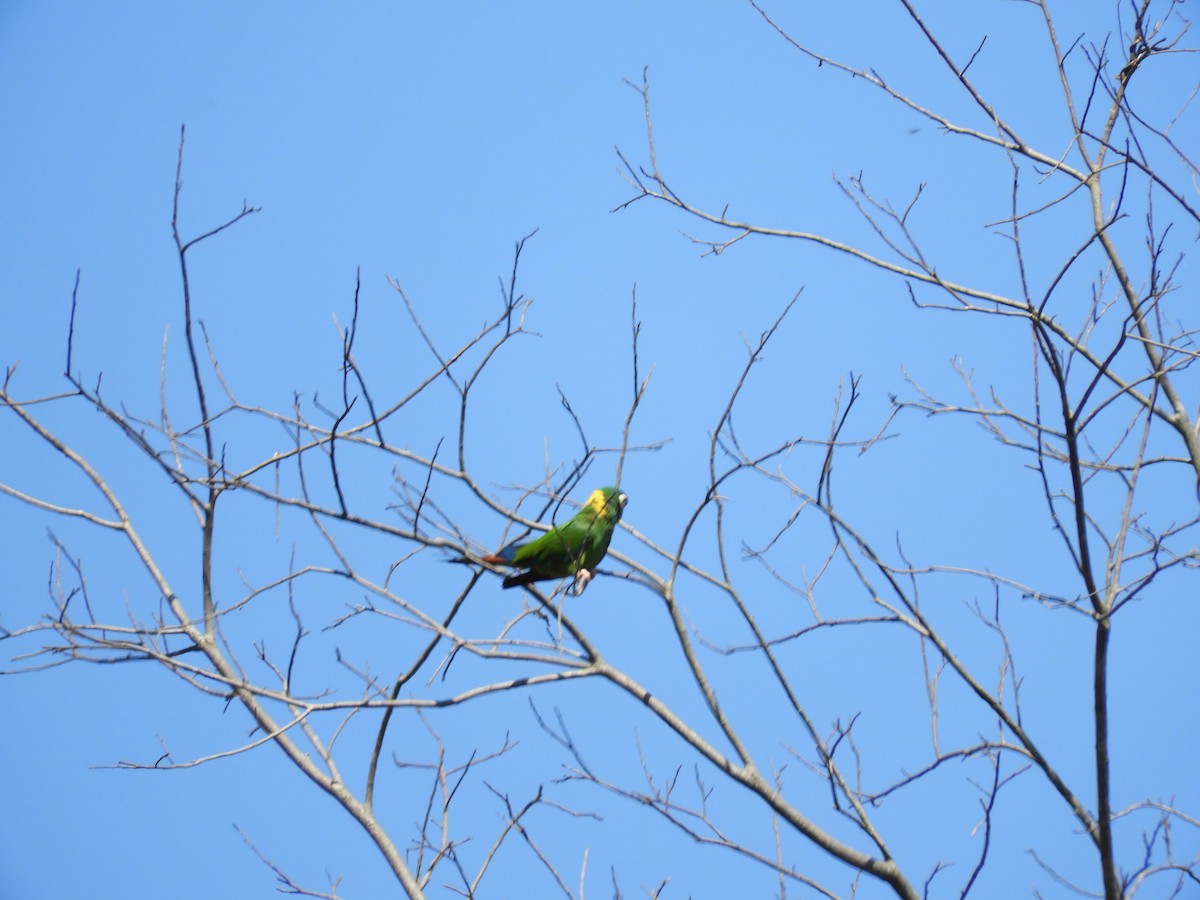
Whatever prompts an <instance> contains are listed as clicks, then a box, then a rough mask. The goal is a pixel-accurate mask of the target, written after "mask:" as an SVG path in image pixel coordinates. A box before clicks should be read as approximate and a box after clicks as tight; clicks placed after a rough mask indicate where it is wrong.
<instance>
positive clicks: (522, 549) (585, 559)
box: [483, 487, 628, 594]
mask: <svg viewBox="0 0 1200 900" xmlns="http://www.w3.org/2000/svg"><path fill="white" fill-rule="evenodd" d="M627 500H628V498H627V497H626V496H625V495H624V494H623V493H621V492H620V491H619V490H617V489H616V488H615V487H605V488H600V489H599V490H598V491H592V493H591V496H589V497H588V499H587V502H586V503H584V504H583V508H582V509H581V510H579V512H577V513H575V515H574V516H572V517H571V519H570V520H569V521H567V522H564V523H563V524H562V525H557V526H555V527H554V528H551V529H550V530H549V531H547V532H546V533H545V534H543V535H542V536H541V537H539V538H537V539H536V540H532V541H530V542H529V543H527V544H513V545H509V546H508V547H505V548H504V549H503V550H501V551H500V552H499V553H498V554H497V555H495V556H485V557H483V562H486V563H491V564H492V565H498V566H513V567H514V568H517V569H524V570H525V571H524V572H517V573H515V574H513V575H509V576H508V577H507V578H505V579H504V587H506V588H511V587H517V586H518V585H522V584H532V583H533V582H535V581H546V580H549V579H552V578H566V577H567V576H568V575H574V576H575V583H574V590H575V593H576V594H582V593H583V591H584V588H586V587H587V584H588V582H589V581H591V580H592V574H593V572H594V571H595V569H596V566H597V565H599V564H600V560H602V559H604V554H605V553H607V552H608V543H609V541H611V540H612V536H613V529H614V528H616V527H617V522H618V520H620V518H621V510H623V509H624V508H625V503H626V502H627Z"/></svg>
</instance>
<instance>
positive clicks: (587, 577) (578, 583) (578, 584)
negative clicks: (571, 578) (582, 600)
mask: <svg viewBox="0 0 1200 900" xmlns="http://www.w3.org/2000/svg"><path fill="white" fill-rule="evenodd" d="M591 580H592V573H591V572H590V571H589V570H588V569H580V570H579V571H578V572H576V573H575V582H574V584H572V585H571V593H573V594H574V595H575V596H576V597H578V596H579V595H580V594H582V593H583V592H584V591H585V590H586V589H587V586H588V582H589V581H591Z"/></svg>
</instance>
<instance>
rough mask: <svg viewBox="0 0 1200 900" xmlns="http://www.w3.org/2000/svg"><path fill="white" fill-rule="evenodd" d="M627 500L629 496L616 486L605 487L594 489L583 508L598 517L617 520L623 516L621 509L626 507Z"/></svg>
mask: <svg viewBox="0 0 1200 900" xmlns="http://www.w3.org/2000/svg"><path fill="white" fill-rule="evenodd" d="M627 502H629V498H628V497H626V496H625V494H624V493H622V492H621V491H619V490H617V489H616V488H615V487H603V488H600V489H599V490H596V491H592V493H591V496H589V497H588V498H587V502H586V503H585V504H583V508H584V510H585V511H587V512H590V513H591V514H592V515H594V516H595V517H596V518H602V519H610V520H612V521H613V522H616V521H617V520H618V519H620V518H621V511H622V510H623V509H625V504H626V503H627Z"/></svg>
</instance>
